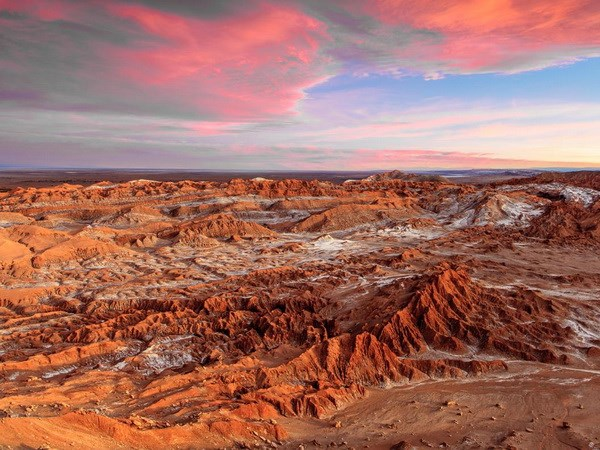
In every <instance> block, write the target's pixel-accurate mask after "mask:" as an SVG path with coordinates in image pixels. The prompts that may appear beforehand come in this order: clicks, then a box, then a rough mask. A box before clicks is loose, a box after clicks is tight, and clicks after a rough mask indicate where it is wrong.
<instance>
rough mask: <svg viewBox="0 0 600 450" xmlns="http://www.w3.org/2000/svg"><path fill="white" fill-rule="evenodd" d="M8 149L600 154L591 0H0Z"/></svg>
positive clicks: (163, 154) (337, 165)
mask: <svg viewBox="0 0 600 450" xmlns="http://www.w3.org/2000/svg"><path fill="white" fill-rule="evenodd" d="M0 34H1V36H0V155H1V156H2V158H1V160H0V165H7V166H11V165H14V166H26V165H31V166H48V167H122V168H186V169H249V170H367V169H406V168H409V169H410V168H412V169H427V168H518V167H600V81H599V80H600V2H599V1H598V0H553V1H549V0H373V1H359V0H347V1H346V0H329V1H323V0H277V1H276V0H271V1H254V0H243V1H242V0H214V1H206V0H177V1H175V0H173V1H161V0H114V1H113V0H0Z"/></svg>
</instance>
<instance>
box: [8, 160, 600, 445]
mask: <svg viewBox="0 0 600 450" xmlns="http://www.w3.org/2000/svg"><path fill="white" fill-rule="evenodd" d="M96 176H97V175H96ZM42 178H43V177H42ZM505 178H506V179H505ZM10 183H14V184H18V183H17V182H16V181H14V180H13V181H11V182H10ZM10 183H9V184H10ZM40 183H42V182H40V181H39V180H38V181H36V182H34V183H32V185H31V186H29V187H16V186H14V185H13V184H10V185H7V186H6V189H4V192H1V193H0V280H1V283H0V447H1V448H6V449H9V448H11V449H30V448H34V449H36V448H44V449H50V448H56V449H69V448H76V449H113V448H135V449H155V448H173V449H204V448H206V449H212V448H289V449H315V448H328V447H329V448H355V449H362V448H370V449H410V448H457V449H477V448H482V449H483V448H498V449H531V448H539V449H572V448H579V449H591V448H600V421H599V419H598V417H600V256H599V251H600V172H591V171H588V172H585V171H583V172H572V173H549V172H545V173H541V174H539V175H535V176H532V177H520V178H518V179H508V177H496V178H495V179H494V181H493V182H492V181H491V180H487V181H486V182H481V183H477V184H474V183H470V184H466V183H461V182H459V181H457V180H454V181H453V179H445V178H442V177H439V176H434V175H409V174H404V173H401V172H390V173H383V174H375V175H370V176H366V177H364V178H361V179H355V180H346V181H343V182H342V181H341V180H338V179H337V178H336V179H335V180H333V179H330V180H310V179H291V178H290V179H277V180H273V179H266V178H260V177H255V178H246V179H242V178H236V179H232V180H229V181H226V180H220V179H212V180H206V181H189V180H179V181H167V180H164V179H161V180H148V179H135V180H130V181H120V180H113V181H100V182H96V181H94V182H93V184H89V183H83V182H82V183H81V184H72V183H65V184H58V185H47V186H46V185H44V186H41V184H40Z"/></svg>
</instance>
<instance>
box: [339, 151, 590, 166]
mask: <svg viewBox="0 0 600 450" xmlns="http://www.w3.org/2000/svg"><path fill="white" fill-rule="evenodd" d="M580 166H581V163H580V162H579V163H578V162H567V161H560V162H556V161H541V160H531V159H510V158H498V157H494V156H493V155H490V154H487V153H467V152H456V151H435V150H369V149H363V150H354V151H352V152H351V154H350V155H349V157H348V159H347V161H346V163H345V165H344V168H345V169H347V170H364V169H365V168H370V169H419V168H433V169H436V168H444V169H465V168H473V169H486V168H527V167H580ZM590 166H595V167H600V164H590Z"/></svg>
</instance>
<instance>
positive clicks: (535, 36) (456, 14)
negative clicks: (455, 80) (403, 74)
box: [354, 0, 600, 71]
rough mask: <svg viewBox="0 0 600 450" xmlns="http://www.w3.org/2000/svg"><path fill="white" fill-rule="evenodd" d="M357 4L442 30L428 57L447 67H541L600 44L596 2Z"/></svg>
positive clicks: (391, 0)
mask: <svg viewBox="0 0 600 450" xmlns="http://www.w3.org/2000/svg"><path fill="white" fill-rule="evenodd" d="M356 5H358V6H355V7H354V8H355V10H356V8H358V10H359V11H360V12H362V13H364V14H368V15H371V16H373V17H375V18H377V19H378V20H379V21H381V22H382V23H385V24H388V25H394V26H400V25H407V26H411V27H414V28H419V29H426V30H431V31H435V32H438V33H440V34H441V35H442V37H443V38H442V42H440V43H436V44H435V45H432V46H430V47H429V48H428V49H427V51H426V52H425V55H424V56H425V58H426V59H430V60H433V61H438V62H442V63H444V64H442V69H443V68H444V65H445V66H446V68H447V69H450V70H452V69H454V70H455V71H461V70H462V71H464V70H467V71H477V70H490V71H502V70H503V69H508V71H510V70H511V68H513V67H514V68H515V70H520V69H523V68H525V69H527V68H536V67H535V66H534V65H535V63H536V62H537V61H536V57H537V58H540V61H539V64H540V65H541V66H547V65H550V64H552V63H553V62H554V63H560V62H565V60H566V61H569V59H571V58H576V57H577V56H579V55H578V53H581V50H582V49H586V48H587V49H594V48H597V47H598V45H599V44H600V27H599V26H598V24H599V23H600V7H599V5H598V2H597V1H596V0H554V1H547V0H419V1H413V0H375V1H373V2H364V3H362V4H356ZM567 49H572V50H573V52H572V53H569V52H568V51H566V50H567ZM554 52H556V53H557V55H556V56H555V55H554ZM536 53H538V54H537V55H536ZM544 53H548V54H546V55H544ZM554 56H555V58H556V60H555V61H552V59H553V57H554ZM521 58H522V59H523V61H519V60H520V59H521ZM561 58H562V61H561ZM527 59H530V60H532V61H531V62H530V64H532V65H533V66H532V67H527V61H526V60H527Z"/></svg>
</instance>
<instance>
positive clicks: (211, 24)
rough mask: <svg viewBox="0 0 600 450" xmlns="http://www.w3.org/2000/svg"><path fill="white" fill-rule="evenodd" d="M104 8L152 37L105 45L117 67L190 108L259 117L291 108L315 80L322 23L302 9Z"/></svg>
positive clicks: (324, 36)
mask: <svg viewBox="0 0 600 450" xmlns="http://www.w3.org/2000/svg"><path fill="white" fill-rule="evenodd" d="M107 8H108V11H109V12H110V13H111V14H113V15H115V16H117V17H119V18H121V19H123V20H126V21H130V22H133V23H135V24H136V25H137V26H139V27H140V28H142V29H143V30H144V31H145V32H146V33H147V34H148V35H149V36H151V37H152V38H153V39H154V41H153V42H152V43H151V45H138V46H136V47H134V48H114V47H111V48H107V49H106V50H105V52H106V58H107V59H109V60H111V61H112V62H113V64H115V65H116V70H117V71H118V73H119V74H120V75H121V76H122V77H124V78H125V79H127V80H129V81H130V82H132V83H134V84H135V85H137V86H138V87H141V88H142V89H143V88H147V89H148V91H149V92H151V91H152V90H158V91H163V92H170V93H172V94H173V96H174V97H177V99H178V100H180V101H181V100H183V101H185V102H186V103H188V105H190V106H191V107H192V108H193V109H196V111H197V112H199V113H202V114H207V115H211V116H216V117H227V118H234V117H237V118H263V117H267V116H272V115H276V114H283V113H286V112H288V111H289V110H291V109H292V108H293V107H294V105H295V103H296V102H297V101H298V100H299V99H300V98H302V96H303V93H302V90H303V88H305V87H307V86H310V85H312V84H314V83H316V82H318V81H319V80H321V79H322V78H323V77H324V76H325V73H324V72H323V71H322V69H321V68H322V66H323V63H324V60H323V57H322V56H321V55H320V53H319V49H320V46H321V43H322V42H323V41H324V40H326V39H328V37H327V33H326V27H325V25H324V24H323V23H321V22H319V21H318V20H316V19H314V18H312V17H310V16H308V15H306V14H304V13H302V12H301V11H299V10H297V9H294V8H291V7H284V6H276V5H271V4H267V3H264V4H261V5H260V6H259V7H258V8H257V9H256V10H254V11H251V12H244V13H242V14H238V15H236V16H229V17H225V18H221V19H219V20H214V19H212V20H205V19H201V18H193V17H182V16H178V15H175V14H171V13H166V12H162V11H158V10H155V9H151V8H147V7H143V6H131V5H123V4H118V3H117V4H109V5H107Z"/></svg>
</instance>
